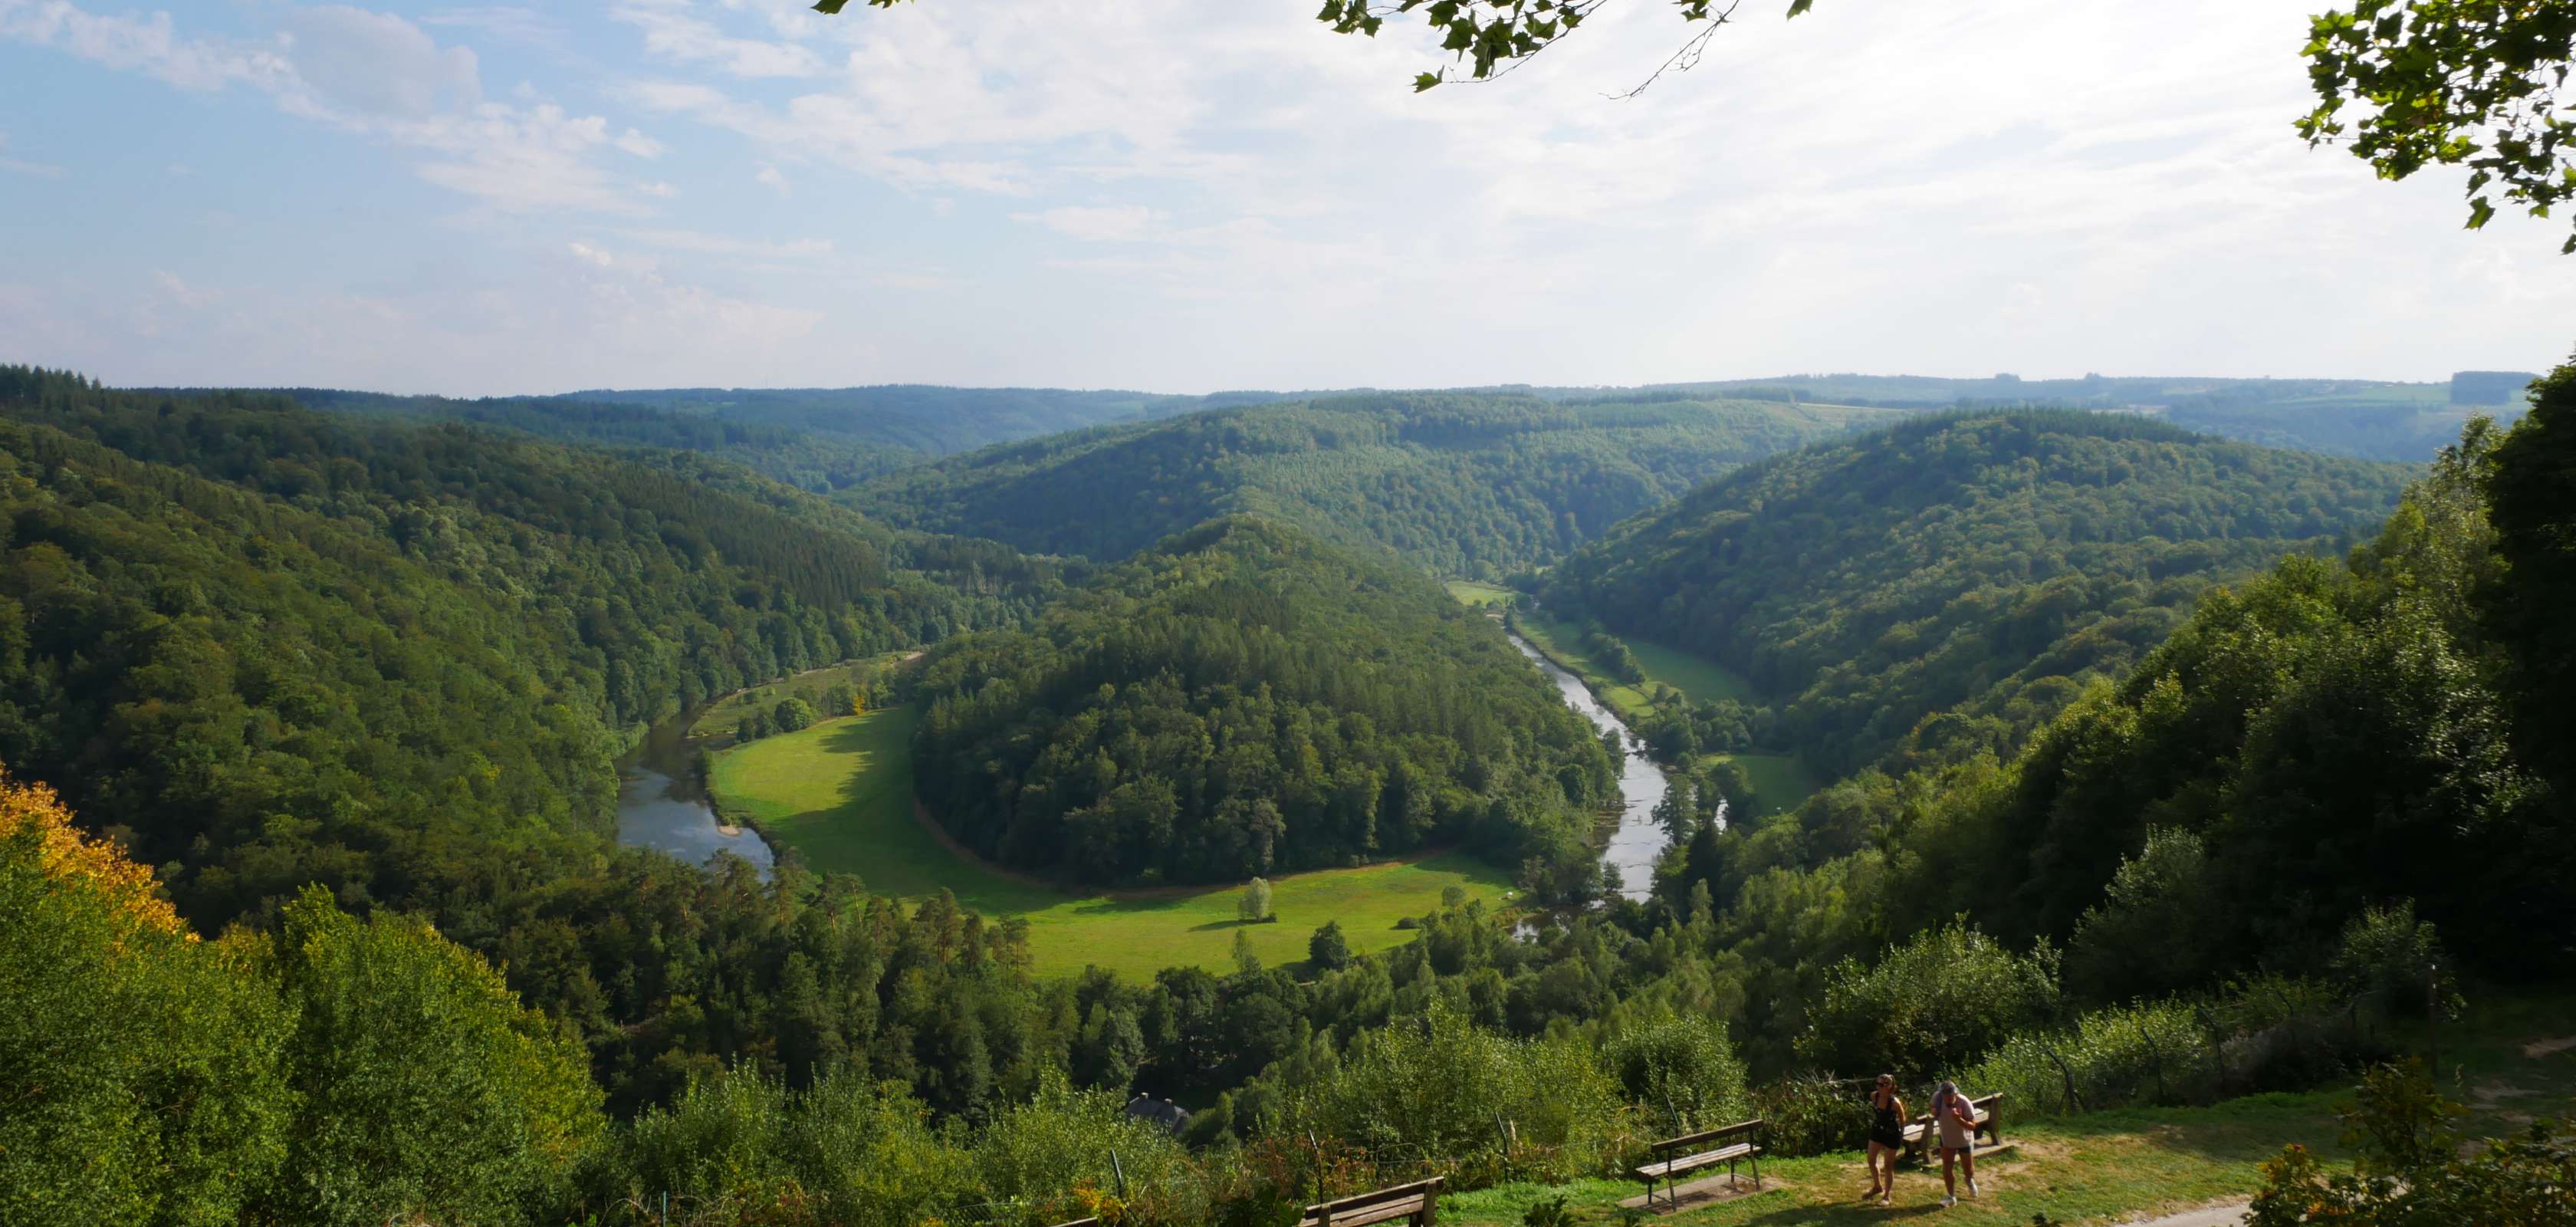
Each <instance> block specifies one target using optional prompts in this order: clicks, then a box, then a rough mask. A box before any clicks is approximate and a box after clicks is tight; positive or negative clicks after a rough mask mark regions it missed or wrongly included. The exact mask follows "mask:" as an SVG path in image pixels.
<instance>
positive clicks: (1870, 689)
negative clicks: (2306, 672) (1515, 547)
mask: <svg viewBox="0 0 2576 1227" xmlns="http://www.w3.org/2000/svg"><path fill="white" fill-rule="evenodd" d="M2407 472H2408V470H2406V469H2405V468H2403V467H2401V466H2397V465H2390V464H2373V463H2368V462H2362V461H2355V460H2346V459H2338V458H2330V457H2324V456H2317V455H2312V454H2307V453H2301V452H2294V451H2283V450H2275V449H2269V448H2260V447H2254V446H2250V445H2247V444H2241V443H2232V442H2226V441H2222V440H2217V439H2211V438H2207V437H2204V436H2199V435H2194V434H2190V433H2188V432H2184V431H2181V430H2177V429H2175V428H2173V427H2170V426H2166V425H2162V424H2159V423H2155V422H2152V421H2147V420H2144V419H2139V418H2134V417H2123V416H2117V415H2103V414H2090V413H2081V412H2071V411H2024V412H2013V413H1977V412H1971V413H1965V414H1948V415H1936V416H1929V417H1923V418H1918V419H1915V420H1911V421H1907V422H1904V423H1902V424H1900V425H1897V426H1895V427H1892V428H1890V429H1887V430H1882V431H1878V432H1874V433H1870V434H1865V435H1861V436H1858V437H1855V438H1852V439H1848V440H1842V441H1837V442H1833V443H1828V444H1825V445H1822V446H1818V447H1814V448H1810V449H1807V450H1805V451H1801V452H1797V453H1794V454H1791V455H1788V456H1783V457H1779V458H1777V459H1774V460H1771V461H1767V462H1764V463H1762V464H1758V465H1754V466H1751V467H1748V468H1746V469H1743V470H1741V471H1739V472H1736V473H1734V474H1731V475H1729V476H1727V477H1725V478H1721V479H1719V480H1717V481H1715V482H1711V483H1709V484H1707V485H1705V486H1702V487H1700V488H1699V489H1697V490H1694V491H1692V492H1691V493H1690V494H1689V495H1688V496H1686V497H1685V498H1683V499H1681V500H1680V501H1679V502H1677V503H1674V504H1672V505H1670V506H1667V507H1665V508H1662V509H1660V510H1658V511H1656V512H1653V513H1651V514H1648V515H1644V516H1640V517H1638V518H1637V519H1635V520H1632V521H1629V522H1628V523H1625V524H1622V525H1620V526H1619V527H1618V528H1617V529H1616V530H1615V531H1614V532H1612V533H1611V534H1610V535H1609V536H1608V537H1607V538H1605V539H1604V540H1602V541H1599V542H1596V543H1594V544H1591V545H1589V546H1586V547H1585V548H1583V549H1582V550H1580V551H1577V552H1576V553H1575V554H1574V555H1572V556H1571V557H1569V558H1567V559H1566V561H1565V562H1564V563H1563V564H1561V565H1560V566H1559V567H1558V568H1557V569H1556V570H1555V572H1554V573H1553V574H1552V575H1551V576H1550V577H1549V579H1548V582H1547V584H1546V586H1545V591H1544V600H1545V602H1546V604H1547V605H1548V606H1549V607H1550V609H1551V610H1552V611H1553V612H1554V613H1556V614H1557V615H1558V616H1568V615H1588V616H1590V617H1594V618H1597V619H1599V620H1600V621H1601V622H1603V623H1605V624H1606V625H1608V626H1609V627H1610V628H1611V629H1613V630H1615V631H1619V632H1622V633H1628V634H1635V635H1639V636H1643V637H1646V638H1651V639H1654V640H1657V641H1659V642H1663V643H1667V644H1672V645H1675V646H1678V647H1681V648H1684V649H1686V650H1689V651H1693V652H1696V653H1698V654H1701V655H1703V656H1706V657H1707V658H1709V659H1711V660H1714V661H1717V662H1719V663H1720V664H1723V665H1725V666H1726V667H1728V668H1730V669H1734V670H1736V671H1738V672H1740V673H1742V674H1744V675H1746V676H1747V677H1749V678H1751V679H1752V681H1753V682H1754V684H1755V686H1756V687H1757V689H1759V690H1760V691H1761V692H1762V693H1763V695H1764V696H1765V697H1766V698H1768V699H1769V700H1770V701H1771V703H1772V704H1773V705H1774V706H1775V708H1776V714H1777V718H1778V725H1777V734H1776V735H1777V738H1778V740H1780V741H1781V742H1783V743H1785V744H1789V745H1794V746H1797V747H1798V748H1799V749H1800V751H1801V752H1802V753H1803V754H1805V755H1806V756H1807V757H1808V759H1809V761H1810V762H1811V763H1815V764H1817V765H1819V766H1821V767H1824V768H1825V769H1827V770H1828V771H1830V772H1833V773H1844V772H1849V771H1852V770H1856V769H1858V768H1859V767H1861V766H1863V765H1865V764H1868V763H1870V762H1873V761H1875V760H1878V759H1879V758H1881V757H1882V756H1885V755H1887V754H1888V753H1890V752H1891V751H1895V750H1898V749H1899V748H1901V747H1908V746H1910V747H1911V748H1912V749H1914V750H1916V751H1919V752H1923V753H1927V754H1931V755H1933V756H1935V757H1939V756H1942V755H1947V754H1954V753H1958V752H1964V751H1968V750H1973V749H1978V748H2001V747H2003V746H2006V745H2009V744H2012V743H2015V742H2017V741H2018V740H2019V739H2020V738H2021V737H2022V736H2023V735H2025V734H2026V733H2027V732H2028V731H2029V730H2030V729H2031V728H2033V727H2035V726H2036V724H2037V723H2038V722H2039V721H2042V720H2044V719H2046V718H2047V717H2048V716H2050V715H2051V714H2053V713H2054V712H2055V711H2056V710H2057V709H2058V708H2059V707H2061V706H2062V705H2063V704H2064V703H2065V702H2066V701H2067V700H2069V699H2071V698H2072V697H2073V696H2074V695H2075V693H2077V691H2078V690H2079V689H2080V688H2081V686H2082V683H2083V682H2084V680H2085V679H2087V678H2090V677H2093V676H2097V675H2102V674H2106V673H2112V672H2116V671H2118V670H2119V669H2121V668H2123V667H2124V666H2126V665H2127V664H2128V663H2129V662H2131V661H2133V660H2135V659H2136V658H2137V657H2138V656H2139V655H2141V654H2143V653H2144V652H2146V651H2147V650H2149V649H2151V648H2153V647H2155V646H2156V645H2157V644H2158V643H2161V642H2162V641H2163V640H2164V637H2165V636H2166V634H2167V633H2168V632H2169V631H2170V630H2171V629H2172V628H2173V627H2174V626H2175V625H2176V624H2177V622H2178V621H2179V619H2180V618H2181V617H2182V615H2183V614H2184V613H2185V612H2187V610H2188V609H2189V607H2190V605H2191V603H2192V600H2193V599H2194V597H2195V596H2196V595H2197V594H2198V593H2199V592H2200V591H2201V590H2202V589H2203V588H2205V587H2206V586H2208V585H2209V584H2210V583H2212V582H2214V581H2216V580H2218V579H2221V578H2224V577H2227V576H2230V575H2235V574H2241V573H2245V572H2250V571H2253V570H2256V569H2259V568H2261V567H2263V566H2264V565H2266V564H2268V563H2269V562H2271V561H2272V560H2273V559H2275V558H2277V557H2279V556H2280V555H2281V554H2283V553H2286V552H2316V551H2324V550H2333V549H2338V548H2340V547H2341V546H2342V545H2343V544H2345V543H2346V542H2347V541H2348V540H2349V539H2350V538H2351V537H2352V535H2353V534H2355V533H2357V532H2360V531H2363V530H2365V529H2367V528H2369V527H2370V526H2372V525H2374V524H2376V523H2377V522H2378V521H2379V520H2380V519H2381V518H2382V517H2384V516H2385V515H2386V514H2387V512H2388V511H2389V509H2390V508H2391V507H2393V506H2394V505H2395V503H2396V500H2397V496H2398V492H2399V489H2400V487H2401V485H2402V483H2403V482H2404V480H2405V478H2406V476H2407ZM1944 712H1946V713H1948V714H1947V715H1946V716H1944V717H1943V718H1942V719H1941V720H1939V721H1936V722H1934V723H1933V724H1932V725H1930V726H1926V727H1925V728H1924V729H1923V730H1922V732H1921V734H1920V735H1919V736H1917V735H1915V734H1916V729H1917V725H1918V723H1919V722H1921V721H1923V720H1924V718H1925V717H1927V716H1931V715H1933V714H1934V713H1944ZM1910 737H1911V740H1910V741H1909V738H1910Z"/></svg>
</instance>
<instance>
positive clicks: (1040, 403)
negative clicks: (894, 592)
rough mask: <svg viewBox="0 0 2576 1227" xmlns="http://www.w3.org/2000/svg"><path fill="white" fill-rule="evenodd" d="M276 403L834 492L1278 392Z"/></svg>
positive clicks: (377, 397)
mask: <svg viewBox="0 0 2576 1227" xmlns="http://www.w3.org/2000/svg"><path fill="white" fill-rule="evenodd" d="M281 393H282V394H283V395H286V396H291V397H293V398H294V399H295V400H296V401H297V402H299V403H301V404H303V405H305V406H307V407H309V408H314V409H320V410H324V411H327V412H333V413H349V414H363V415H371V416H394V417H410V418H424V419H429V420H432V421H452V422H467V423H472V424H475V425H481V426H493V427H500V428H505V429H509V430H515V431H520V432H523V433H526V434H531V435H535V436H537V437H539V438H545V439H556V440H561V441H564V442H570V443H584V444H590V445H594V446H603V447H647V448H665V449H676V450H686V451H695V452H704V453H706V454H708V455H711V456H716V457H719V458H721V459H725V460H730V461H733V462H734V463H736V464H740V465H742V466H744V467H746V468H749V469H752V470H754V471H756V472H759V473H761V474H762V475H764V476H766V477H769V478H771V479H773V480H776V481H782V482H785V483H787V484H789V485H792V486H796V487H798V488H800V489H805V490H812V491H818V492H822V491H831V490H838V489H841V488H842V487H845V486H850V485H855V484H857V483H859V482H861V481H865V480H867V479H868V478H871V477H876V476H881V475H883V474H886V473H891V472H894V471H895V470H897V469H901V468H906V467H908V466H911V465H914V464H918V463H920V462H922V461H923V460H926V459H929V458H932V457H936V456H945V455H949V454H952V453H955V452H962V451H967V450H970V449H973V448H978V447H983V446H985V445H987V444H993V443H1003V442H1008V441H1011V440H1015V439H1026V438H1032V437H1035V436H1038V435H1048V434H1056V433H1059V432H1062V431H1067V430H1079V429H1082V428H1084V427H1088V426H1097V425H1100V424H1102V423H1107V422H1123V421H1133V420H1138V419H1144V418H1158V417H1168V416H1171V415H1173V414H1177V413H1188V412H1191V411H1194V410H1199V409H1217V408H1225V407H1229V406H1234V405H1249V404H1260V403H1263V402H1266V401H1274V400H1279V399H1282V398H1283V397H1284V395H1285V394H1283V393H1276V392H1217V393H1211V394H1209V395H1206V396H1162V395H1156V394H1153V393H1148V392H1078V391H1069V390H1065V389H1057V388H936V387H924V386H919V385H902V384H892V385H886V386H881V387H865V388H778V389H750V388H740V389H728V388H665V389H649V390H635V391H623V392H620V391H606V390H602V391H594V392H573V393H568V394H565V395H562V396H508V397H492V398H486V399H480V400H459V399H452V398H448V397H443V396H389V395H384V394H381V393H375V392H344V391H336V390H329V389H316V388H290V389H282V390H281Z"/></svg>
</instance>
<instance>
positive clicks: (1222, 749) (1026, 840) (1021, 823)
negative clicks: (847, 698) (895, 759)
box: [914, 518, 1616, 884]
mask: <svg viewBox="0 0 2576 1227" xmlns="http://www.w3.org/2000/svg"><path fill="white" fill-rule="evenodd" d="M920 693H921V694H923V695H925V696H928V697H929V700H930V701H929V712H928V715H927V716H926V718H925V720H924V722H923V726H922V731H921V734H920V737H919V739H918V740H917V742H916V743H915V752H914V757H915V771H916V776H917V779H918V785H917V786H918V788H919V789H920V793H921V798H922V800H923V802H924V803H925V804H927V805H928V807H929V810H930V812H931V813H932V814H934V815H936V816H937V817H938V818H939V820H940V821H941V822H942V823H945V824H946V825H947V826H948V827H949V829H950V830H951V831H952V832H954V833H955V834H956V835H957V837H958V838H959V839H961V840H963V841H964V842H965V843H966V844H967V845H969V846H970V847H973V848H974V849H975V850H976V851H978V852H980V853H982V854H983V855H985V856H988V857H992V858H994V859H996V860H999V861H1001V862H1003V863H1005V864H1009V865H1015V866H1020V867H1023V868H1030V869H1037V870H1042V871H1048V872H1056V873H1061V874H1063V875H1065V876H1068V877H1072V878H1076V879H1080V880H1082V881H1086V882H1095V883H1131V884H1144V883H1155V882H1220V881H1240V880H1242V879H1244V878H1246V877H1249V876H1251V875H1254V874H1261V873H1269V872H1273V871H1285V870H1299V869H1316V868H1323V867H1327V866H1336V865H1345V864H1351V863H1355V862H1357V861H1360V860H1363V859H1374V858H1379V857H1386V856H1395V855H1402V854H1405V853H1409V852H1414V851H1418V850H1420V849H1423V848H1425V847H1427V846H1430V845H1434V844H1447V843H1464V844H1466V845H1467V846H1468V847H1469V848H1470V849H1471V850H1473V851H1476V852H1477V853H1479V854H1481V855H1484V856H1487V857H1490V858H1492V859H1494V860H1496V861H1498V862H1499V863H1501V864H1503V865H1505V866H1513V867H1517V866H1519V865H1521V863H1522V862H1523V860H1524V859H1525V858H1528V857H1532V856H1538V857H1544V858H1571V860H1572V861H1574V862H1577V863H1578V865H1579V868H1580V869H1581V870H1583V871H1584V872H1581V873H1578V874H1577V875H1575V876H1576V877H1577V878H1579V879H1581V880H1582V881H1584V882H1585V883H1587V884H1588V883H1589V882H1590V881H1591V880H1592V879H1593V878H1595V877H1596V876H1597V875H1594V874H1592V873H1590V872H1588V871H1589V869H1590V865H1589V861H1588V858H1589V855H1590V853H1589V849H1588V846H1587V844H1586V842H1585V841H1586V837H1587V836H1588V835H1589V833H1590V828H1591V824H1592V822H1593V817H1592V811H1593V809H1594V807H1595V806H1596V805H1598V804H1599V803H1600V802H1603V801H1605V800H1607V799H1609V798H1610V797H1611V796H1612V795H1613V794H1614V791H1615V788H1616V773H1615V771H1614V770H1613V768H1612V764H1611V762H1610V759H1609V756H1608V754H1607V752H1606V751H1605V750H1604V749H1603V748H1602V746H1601V744H1600V743H1599V742H1598V741H1597V740H1596V739H1595V737H1594V735H1593V733H1592V730H1591V728H1590V726H1588V725H1586V724H1585V723H1584V722H1583V720H1582V719H1581V718H1580V717H1578V716H1576V715H1575V714H1574V713H1573V712H1572V711H1571V710H1570V709H1568V708H1567V707H1566V706H1565V704H1564V702H1563V701H1562V700H1561V699H1560V698H1559V697H1558V696H1557V694H1556V693H1555V692H1554V691H1553V690H1552V689H1551V688H1549V686H1548V685H1547V684H1546V682H1545V681H1544V680H1543V679H1542V678H1541V677H1540V675H1539V674H1538V673H1537V671H1535V670H1533V669H1531V668H1530V667H1529V664H1528V662H1527V661H1526V660H1524V659H1523V658H1522V657H1521V656H1520V655H1519V654H1518V653H1517V652H1515V651H1514V650H1513V649H1512V647H1511V646H1510V645H1509V644H1508V643H1507V642H1506V641H1505V640H1504V638H1503V635H1502V633H1501V632H1500V630H1498V629H1497V628H1496V627H1495V626H1494V625H1493V624H1492V623H1491V622H1489V621H1487V620H1486V619H1484V618H1481V617H1478V616H1475V615H1474V614H1472V613H1471V612H1469V611H1468V610H1466V609H1465V608H1463V607H1462V606H1460V605H1458V604H1457V603H1456V602H1455V601H1453V600H1451V599H1449V597H1448V595H1447V594H1446V593H1445V592H1444V591H1443V590H1442V589H1441V588H1440V586H1439V585H1438V584H1436V583H1434V582H1432V581H1431V580H1430V579H1429V578H1428V577H1425V576H1423V575H1421V574H1420V573H1418V572H1415V571H1412V570H1410V569H1407V568H1404V567H1401V566H1398V565H1395V564H1393V563H1391V562H1381V561H1377V560H1374V559H1371V558H1367V557H1362V556H1356V555H1353V554H1350V553H1348V552H1345V551H1343V550H1340V549H1337V548H1335V547H1334V546H1332V545H1329V544H1327V543H1325V542H1322V541H1318V540H1316V539H1315V538H1313V537H1311V536H1308V535H1307V534H1306V533H1304V532H1302V531H1299V530H1298V529H1296V528H1292V527H1289V526H1286V525H1281V524H1278V523H1275V522H1270V521H1264V520H1257V519H1249V518H1233V519H1226V520H1220V521H1216V522H1214V523H1211V524H1207V525H1204V526H1201V527H1199V528H1196V529H1193V530H1191V531H1190V532H1188V533H1185V534H1183V535H1180V536H1177V537H1174V538H1171V539H1170V540H1167V541H1164V542H1163V543H1161V544H1160V545H1157V546H1156V547H1154V548H1153V549H1152V550H1150V551H1148V552H1146V553H1144V554H1141V555H1139V556H1137V557H1136V558H1134V559H1132V560H1130V561H1129V562H1127V563H1126V564H1125V565H1122V566H1119V567H1117V568H1115V569H1114V570H1111V571H1108V572H1106V573H1104V574H1102V575H1100V576H1099V577H1097V578H1096V579H1094V580H1093V581H1092V582H1091V583H1090V584H1088V585H1086V586H1085V587H1083V588H1082V589H1080V590H1079V591H1077V592H1075V593H1073V594H1072V595H1071V596H1069V597H1068V598H1067V599H1066V600H1064V601H1063V602H1061V603H1060V604H1058V605H1056V606H1054V607H1053V608H1051V609H1049V610H1048V611H1047V613H1046V615H1045V616H1044V618H1043V619H1041V620H1040V621H1039V623H1038V624H1037V625H1036V626H1034V627H1032V628H1031V629H1030V630H1028V631H1025V632H1006V633H999V634H991V635H977V636H972V637H969V638H965V639H961V640H959V641H957V642H956V643H954V644H953V645H950V646H948V647H946V648H943V649H941V650H940V651H938V652H937V653H935V654H934V655H933V656H932V657H931V659H930V661H929V664H928V666H927V670H926V674H925V676H924V677H923V679H922V681H921V684H920Z"/></svg>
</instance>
